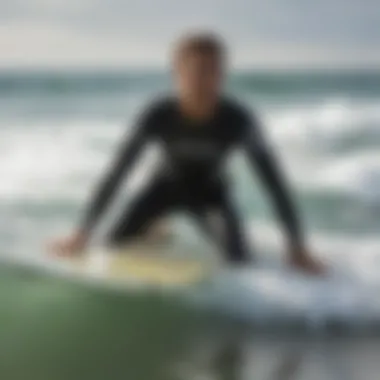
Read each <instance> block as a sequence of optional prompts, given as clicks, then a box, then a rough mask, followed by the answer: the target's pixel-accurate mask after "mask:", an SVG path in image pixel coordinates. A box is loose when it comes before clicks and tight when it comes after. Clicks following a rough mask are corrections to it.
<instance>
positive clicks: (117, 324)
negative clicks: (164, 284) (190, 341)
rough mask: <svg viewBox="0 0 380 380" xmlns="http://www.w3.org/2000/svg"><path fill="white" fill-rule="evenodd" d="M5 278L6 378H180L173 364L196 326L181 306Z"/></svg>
mask: <svg viewBox="0 0 380 380" xmlns="http://www.w3.org/2000/svg"><path fill="white" fill-rule="evenodd" d="M0 273H1V277H0V303H1V305H3V307H2V308H1V311H0V341H1V348H0V378H1V379H7V380H24V379H28V380H45V379H46V380H61V379H62V380H67V379H71V380H76V379H78V380H86V379H92V380H95V379H109V378H110V376H112V379H127V378H131V379H151V378H153V377H154V378H155V379H172V378H175V377H173V376H172V375H170V363H172V362H173V361H175V357H176V356H178V355H180V353H181V344H183V343H184V342H185V341H186V339H187V338H188V337H189V334H190V333H191V328H192V327H193V326H194V322H195V321H196V316H194V315H193V314H192V313H191V312H190V311H189V310H187V309H186V308H185V307H182V306H181V305H180V303H178V301H176V300H174V299H173V298H172V299H170V298H165V297H159V296H157V295H153V294H141V293H140V294H137V293H136V294H134V295H133V294H129V295H127V294H120V293H119V294H117V293H111V292H110V291H107V290H100V289H89V288H86V287H83V286H78V284H69V283H67V282H65V281H64V280H59V279H54V278H49V277H47V276H41V275H33V274H32V273H28V272H20V271H19V270H17V269H9V268H6V269H4V268H3V269H2V270H1V272H0Z"/></svg>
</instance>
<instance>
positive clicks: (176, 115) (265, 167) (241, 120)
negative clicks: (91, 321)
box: [83, 98, 302, 261]
mask: <svg viewBox="0 0 380 380" xmlns="http://www.w3.org/2000/svg"><path fill="white" fill-rule="evenodd" d="M153 141H156V142H158V143H159V144H160V145H161V147H162V148H163V151H164V154H165V157H164V159H165V160H164V164H163V165H162V166H161V168H160V169H159V170H158V171H157V172H156V173H155V176H154V180H153V182H152V183H151V184H150V185H149V186H148V187H147V188H146V189H145V190H143V191H142V192H141V193H140V194H139V195H138V197H137V200H136V201H135V202H134V203H133V204H132V205H131V206H130V207H129V209H128V210H126V211H125V213H124V214H123V217H122V218H121V220H120V221H119V222H118V223H117V224H116V226H115V228H114V229H113V230H112V231H111V233H110V236H109V239H110V242H111V243H112V244H120V243H122V242H124V241H126V240H128V239H130V238H132V237H135V236H137V235H139V234H143V233H145V232H146V231H147V229H148V227H149V226H150V225H151V224H152V223H153V222H154V221H155V220H157V218H159V217H162V216H164V215H166V214H167V213H168V212H171V211H177V210H183V211H188V212H189V213H190V214H192V215H193V216H194V217H195V218H196V220H197V221H198V222H199V223H200V225H201V226H202V227H203V228H204V229H205V231H207V233H210V234H211V235H212V236H213V237H214V238H216V240H218V243H219V244H220V246H221V247H222V248H223V250H224V251H225V252H226V254H227V258H228V259H229V260H232V261H242V260H247V259H248V258H249V254H248V250H247V247H246V242H245V239H244V236H243V235H244V234H243V229H242V228H241V226H240V217H239V216H238V214H237V210H236V207H235V205H234V204H233V202H232V199H231V197H230V194H229V186H228V182H229V181H228V177H227V174H226V173H225V166H226V165H225V161H226V160H227V159H228V157H229V155H230V152H231V150H233V149H234V148H236V147H238V148H239V147H240V148H242V149H244V150H245V151H246V153H247V155H248V157H249V160H250V162H251V164H253V165H254V166H255V168H256V170H257V171H258V173H259V175H260V176H261V178H262V179H263V181H264V182H265V184H266V185H267V188H268V190H269V191H270V193H271V195H272V196H273V199H274V202H275V206H276V209H277V211H278V215H279V217H280V218H281V220H282V222H283V224H284V227H285V229H286V232H287V235H288V237H289V239H290V243H291V244H293V246H295V247H298V246H300V245H301V244H302V241H301V240H302V237H301V232H300V226H299V222H298V220H297V216H296V214H295V211H294V208H293V205H292V202H291V199H290V196H289V194H288V191H287V189H286V186H285V185H284V182H283V180H282V178H281V175H280V173H279V171H278V170H277V168H276V164H275V162H274V159H273V157H272V155H271V154H270V152H269V150H268V148H267V147H266V145H265V142H264V141H263V137H262V135H261V132H260V127H259V125H258V123H257V121H255V119H254V118H253V117H251V116H250V114H249V112H247V111H246V110H245V109H244V108H243V107H242V106H241V105H239V104H238V103H236V102H235V101H233V100H229V99H224V98H223V99H220V101H219V104H218V107H217V109H216V111H215V113H214V116H213V117H212V118H210V119H209V120H207V121H204V122H201V123H200V122H196V121H194V120H189V119H188V118H185V117H184V116H183V115H182V114H181V112H180V109H179V106H178V102H177V101H176V100H175V99H174V98H168V99H164V100H159V101H156V102H155V103H154V104H152V105H150V106H149V107H148V109H147V110H145V112H144V113H143V114H142V116H141V117H140V119H139V120H138V123H137V126H136V128H135V130H134V134H133V136H132V137H131V138H128V139H127V141H126V142H125V143H123V144H122V146H121V150H120V152H119V154H118V157H117V160H116V162H115V163H114V165H113V167H112V169H111V170H110V171H109V172H108V173H107V175H106V177H105V179H104V180H103V181H102V184H101V186H100V188H99V189H98V191H97V193H96V195H95V198H94V200H93V201H92V203H91V204H90V208H89V210H88V213H87V215H86V218H85V221H84V226H83V227H84V229H85V230H87V231H91V229H92V228H93V227H94V225H95V223H96V222H97V221H98V219H99V217H100V216H101V214H102V212H103V210H104V209H105V207H106V206H107V205H108V203H109V201H110V199H111V198H112V196H113V194H114V192H115V190H116V189H117V187H118V185H119V184H120V183H121V180H122V178H123V176H124V175H125V174H126V173H127V172H128V171H129V169H130V168H131V167H132V164H134V162H135V160H136V158H137V156H138V154H139V153H140V151H141V150H142V148H143V147H144V145H145V144H146V143H147V142H153ZM209 211H213V212H214V213H216V214H217V216H218V224H219V226H218V227H219V228H218V229H215V224H212V223H210V220H209V218H208V215H209Z"/></svg>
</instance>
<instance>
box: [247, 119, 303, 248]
mask: <svg viewBox="0 0 380 380" xmlns="http://www.w3.org/2000/svg"><path fill="white" fill-rule="evenodd" d="M246 128H247V129H246V131H245V136H244V137H245V138H244V139H243V144H244V148H245V151H246V153H247V156H248V158H249V161H250V164H251V165H252V166H254V167H255V169H256V171H257V172H258V174H259V177H260V178H261V180H262V181H263V183H264V185H265V187H266V188H267V190H268V191H269V193H270V195H271V197H272V199H273V201H274V204H275V208H276V211H277V214H278V216H279V217H280V219H281V221H282V223H283V225H284V228H285V231H286V233H287V236H288V239H289V243H290V246H291V249H292V250H294V251H301V250H303V247H304V237H303V232H302V230H301V224H300V220H299V216H298V214H297V211H296V209H295V206H294V203H293V199H292V197H291V195H290V190H289V188H288V185H287V183H286V181H285V179H284V177H283V175H282V173H281V171H280V169H279V167H278V164H277V162H276V159H275V157H274V155H273V154H272V152H271V151H270V149H269V148H268V146H267V144H266V142H265V139H264V137H263V135H262V132H261V129H260V125H259V123H258V122H257V121H250V122H249V123H248V124H247V126H246Z"/></svg>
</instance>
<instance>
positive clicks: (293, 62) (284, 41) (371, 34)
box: [0, 0, 380, 67]
mask: <svg viewBox="0 0 380 380" xmlns="http://www.w3.org/2000/svg"><path fill="white" fill-rule="evenodd" d="M195 27H198V28H203V29H204V28H206V29H211V30H215V31H217V32H219V33H222V35H223V36H224V37H225V38H226V40H227V41H228V42H229V44H230V47H231V50H232V52H233V58H234V59H233V62H234V64H235V65H237V66H248V67H250V66H256V67H273V66H275V67H284V66H285V67H289V66H320V65H325V66H326V65H328V66H331V65H335V66H336V65H348V66H375V65H380V1H379V0H187V1H185V0H0V54H1V59H0V66H1V67H14V66H21V67H24V66H32V67H41V66H42V67H62V66H63V67H78V66H82V67H83V66H85V67H86V66H92V67H104V66H111V67H123V66H140V65H144V66H154V65H163V64H164V63H165V62H166V61H167V57H168V51H169V48H170V44H171V42H172V41H173V39H175V37H176V36H177V35H178V34H179V33H181V32H183V31H184V30H186V29H188V28H195Z"/></svg>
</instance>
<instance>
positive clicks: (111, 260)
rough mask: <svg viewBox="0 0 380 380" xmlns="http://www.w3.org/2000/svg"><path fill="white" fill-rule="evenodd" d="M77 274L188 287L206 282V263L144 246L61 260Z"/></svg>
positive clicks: (97, 251)
mask: <svg viewBox="0 0 380 380" xmlns="http://www.w3.org/2000/svg"><path fill="white" fill-rule="evenodd" d="M63 260H64V262H65V263H66V264H68V265H70V266H72V267H73V268H74V269H75V271H76V272H77V274H81V275H83V276H93V277H96V278H97V279H98V280H103V281H106V282H117V283H119V284H120V283H123V282H125V283H127V282H131V281H132V282H135V283H139V284H141V285H152V286H166V287H173V286H189V285H194V284H197V283H200V282H202V281H204V280H206V279H207V278H209V277H210V276H211V274H212V272H213V271H214V269H213V267H214V265H213V264H212V263H211V262H210V261H206V260H201V259H196V258H190V257H182V256H178V255H175V254H173V253H172V252H169V251H165V249H157V248H156V249H154V248H152V247H147V246H139V247H133V248H128V249H124V250H119V251H110V250H107V249H105V248H103V249H93V250H90V251H89V252H87V253H86V254H85V255H82V256H81V257H78V258H69V259H63Z"/></svg>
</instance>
